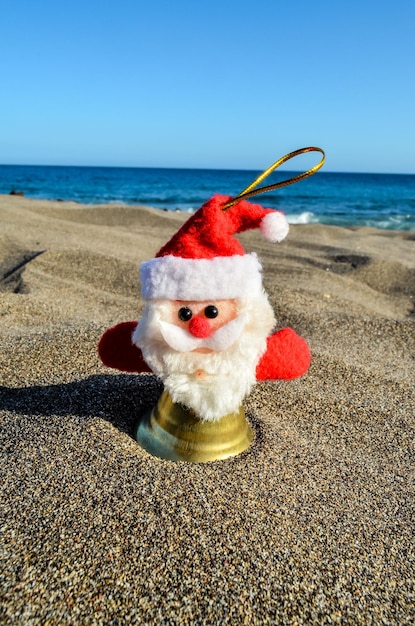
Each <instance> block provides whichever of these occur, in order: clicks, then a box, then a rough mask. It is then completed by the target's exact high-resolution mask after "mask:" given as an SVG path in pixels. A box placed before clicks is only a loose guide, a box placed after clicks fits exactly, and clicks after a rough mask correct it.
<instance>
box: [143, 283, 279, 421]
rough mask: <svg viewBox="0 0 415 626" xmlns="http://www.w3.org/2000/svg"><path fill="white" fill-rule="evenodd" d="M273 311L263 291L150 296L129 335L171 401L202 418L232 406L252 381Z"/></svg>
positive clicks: (231, 410)
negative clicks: (202, 297)
mask: <svg viewBox="0 0 415 626" xmlns="http://www.w3.org/2000/svg"><path fill="white" fill-rule="evenodd" d="M273 325H274V316H273V312H272V309H271V307H270V305H269V303H268V299H267V297H266V295H265V294H260V295H259V296H255V297H254V298H252V297H249V298H248V297H247V298H238V299H231V300H209V301H193V300H186V301H184V300H175V301H170V300H152V301H149V302H148V304H147V305H146V308H145V310H144V314H143V318H142V320H141V321H140V323H139V325H138V327H137V329H136V331H135V333H134V335H133V341H134V343H135V344H136V345H137V346H139V347H140V348H141V350H142V352H143V356H144V358H145V360H146V362H147V363H148V365H149V366H150V367H151V369H152V370H153V372H154V373H155V374H157V375H158V376H159V377H160V378H161V379H162V380H163V382H164V385H165V387H166V389H167V390H168V392H169V393H170V395H171V396H172V398H173V400H174V402H179V403H181V404H184V405H185V406H187V407H189V408H191V409H192V410H193V411H194V412H195V413H196V415H197V416H198V417H199V418H200V419H201V420H208V421H214V420H217V419H220V418H221V417H223V416H224V415H227V414H229V413H234V412H236V411H237V410H238V409H239V407H240V404H241V402H242V400H243V398H244V397H245V396H246V395H247V394H248V393H249V391H250V390H251V388H252V385H253V384H254V383H255V379H256V377H255V370H256V365H257V363H258V360H259V358H260V356H261V355H262V354H263V352H264V351H265V348H266V337H267V335H268V334H269V332H270V331H271V329H272V327H273Z"/></svg>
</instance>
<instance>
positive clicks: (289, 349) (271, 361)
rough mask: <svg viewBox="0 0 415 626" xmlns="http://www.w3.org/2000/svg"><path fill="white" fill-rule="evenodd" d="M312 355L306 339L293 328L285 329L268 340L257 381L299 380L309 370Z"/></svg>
mask: <svg viewBox="0 0 415 626" xmlns="http://www.w3.org/2000/svg"><path fill="white" fill-rule="evenodd" d="M310 361H311V355H310V350H309V348H308V345H307V343H306V341H305V340H304V339H302V338H301V337H299V336H298V335H297V333H296V332H294V331H293V330H292V329H291V328H283V329H282V330H280V331H278V332H277V333H275V334H274V335H271V336H270V337H268V338H267V349H266V351H265V354H263V356H262V357H261V359H260V361H259V363H258V365H257V368H256V377H257V380H276V379H284V380H289V379H290V378H297V377H298V376H302V375H303V374H305V372H306V371H307V370H308V367H309V365H310Z"/></svg>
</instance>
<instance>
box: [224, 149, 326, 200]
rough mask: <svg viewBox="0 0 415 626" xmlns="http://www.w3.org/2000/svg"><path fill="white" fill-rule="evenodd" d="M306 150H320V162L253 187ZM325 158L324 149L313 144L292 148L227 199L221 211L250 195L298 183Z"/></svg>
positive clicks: (318, 166) (315, 169)
mask: <svg viewBox="0 0 415 626" xmlns="http://www.w3.org/2000/svg"><path fill="white" fill-rule="evenodd" d="M306 152H320V153H321V154H322V155H323V156H322V158H321V160H320V162H319V163H317V165H314V166H313V167H311V168H310V169H309V170H307V171H306V172H302V173H301V174H297V175H296V176H293V177H292V178H287V179H286V180H281V181H280V182H278V183H274V184H272V185H265V187H259V188H258V189H255V187H257V186H258V185H260V184H261V183H262V181H263V180H265V178H267V176H269V175H270V174H271V173H272V172H273V171H274V170H276V169H277V167H280V165H282V164H283V163H285V162H286V161H289V160H290V159H293V158H294V157H296V156H298V155H300V154H305V153H306ZM325 160H326V155H325V154H324V150H322V149H321V148H317V147H315V146H309V147H307V148H300V149H299V150H294V152H289V153H288V154H286V155H284V156H283V157H281V158H280V159H278V161H275V163H273V164H272V165H271V166H270V167H269V168H268V169H266V170H265V171H264V172H262V174H260V175H259V176H258V178H256V179H255V180H254V181H253V182H252V183H251V184H250V185H248V187H246V188H245V189H244V190H243V191H241V193H240V194H238V195H237V196H235V198H232V199H231V200H228V202H227V203H226V204H224V205H223V207H222V211H227V210H228V209H230V208H231V207H233V206H234V205H235V204H237V203H238V202H240V200H246V199H247V198H251V197H252V196H256V195H258V194H260V193H266V192H267V191H273V190H274V189H280V188H281V187H286V186H287V185H293V184H294V183H298V181H300V180H304V178H308V177H309V176H312V175H313V174H315V173H316V172H317V171H318V170H319V169H320V168H321V167H322V166H323V164H324V161H325Z"/></svg>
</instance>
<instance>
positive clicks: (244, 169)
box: [0, 163, 415, 176]
mask: <svg viewBox="0 0 415 626" xmlns="http://www.w3.org/2000/svg"><path fill="white" fill-rule="evenodd" d="M0 167H73V168H80V167H81V168H82V167H85V168H97V169H98V168H100V169H143V170H144V169H148V170H192V171H198V170H199V171H213V172H215V171H223V172H261V171H262V170H263V168H262V167H261V168H247V167H242V168H237V167H188V166H186V167H179V166H165V165H164V166H159V165H74V164H71V165H62V164H53V165H52V164H45V163H0ZM278 170H279V171H280V172H292V173H295V174H296V173H301V172H303V171H304V170H290V169H287V168H283V167H282V168H278ZM316 173H321V174H358V175H359V174H361V175H369V174H370V175H372V174H374V175H379V176H383V175H386V176H414V175H415V172H375V171H351V170H350V171H349V170H346V171H345V170H343V171H342V170H324V171H323V170H320V171H319V172H316Z"/></svg>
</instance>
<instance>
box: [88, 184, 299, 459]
mask: <svg viewBox="0 0 415 626" xmlns="http://www.w3.org/2000/svg"><path fill="white" fill-rule="evenodd" d="M229 201H230V198H229V197H225V196H220V195H216V196H214V197H213V198H211V199H210V200H209V201H208V202H206V204H204V205H203V206H202V207H201V208H200V209H199V210H198V211H197V212H196V213H195V214H194V215H192V216H191V217H190V218H189V220H188V221H187V222H186V223H185V224H184V225H183V226H182V227H181V228H180V230H179V231H178V232H177V233H176V234H175V235H174V236H173V237H172V238H171V239H170V241H169V242H168V243H167V244H166V245H164V246H163V247H162V248H161V249H160V250H159V252H158V253H157V254H156V256H155V258H153V259H151V260H149V261H146V262H145V263H143V264H142V265H141V268H140V278H141V285H142V296H143V298H144V300H145V301H146V306H145V309H144V313H143V316H142V319H141V320H140V322H139V323H137V322H126V323H124V324H119V325H117V326H116V327H114V328H112V329H109V330H108V331H107V332H106V333H105V334H104V336H103V337H102V339H101V342H100V347H99V351H100V355H101V358H102V360H103V362H104V363H105V364H107V365H109V366H112V367H116V368H118V369H121V370H125V371H151V372H153V373H154V374H156V375H157V376H158V377H159V378H160V379H161V380H162V381H163V383H164V387H165V390H166V392H167V393H168V395H169V397H170V398H171V399H172V402H173V403H174V404H176V405H179V406H181V407H185V408H186V409H189V410H190V411H191V412H192V415H193V417H194V419H195V420H196V422H198V423H200V424H206V423H210V424H212V423H215V422H220V421H221V420H223V418H224V417H226V416H229V415H232V414H236V413H238V411H239V410H240V407H241V405H242V401H243V399H244V398H245V396H247V394H249V392H250V391H251V389H252V386H253V385H254V384H255V382H256V380H265V379H277V378H285V379H288V378H295V377H297V376H300V375H302V374H303V373H304V372H305V371H306V370H307V368H308V366H309V362H310V353H309V350H308V347H307V344H306V342H305V341H304V340H303V339H301V338H300V337H298V335H297V334H296V333H295V332H294V331H293V330H291V329H288V328H286V329H283V330H280V331H279V332H277V333H275V334H273V335H270V333H271V331H272V329H273V327H274V325H275V318H274V314H273V311H272V308H271V306H270V304H269V302H268V298H267V296H266V294H265V292H264V289H263V286H262V273H261V271H262V268H261V264H260V262H259V260H258V258H257V256H256V254H255V253H254V252H251V253H247V252H246V251H245V250H244V248H243V246H242V245H241V243H240V242H239V241H238V239H236V237H235V235H236V234H237V233H240V232H242V231H246V230H250V229H257V228H258V229H259V230H260V232H261V234H262V235H263V236H264V237H265V238H266V239H268V240H269V241H271V242H279V241H281V240H282V239H284V237H286V235H287V233H288V223H287V220H286V218H285V217H284V215H283V214H282V213H280V212H278V211H275V210H273V209H266V208H263V207H262V206H260V205H258V204H252V203H249V202H247V201H244V200H240V201H238V202H236V203H234V204H233V205H232V206H230V208H228V205H229ZM162 456H163V455H162Z"/></svg>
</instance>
